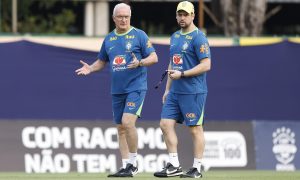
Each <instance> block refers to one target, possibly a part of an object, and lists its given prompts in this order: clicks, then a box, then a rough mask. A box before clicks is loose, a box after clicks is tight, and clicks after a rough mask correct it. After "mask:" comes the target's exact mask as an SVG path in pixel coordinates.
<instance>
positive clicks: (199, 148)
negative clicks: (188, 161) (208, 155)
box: [180, 126, 205, 178]
mask: <svg viewBox="0 0 300 180" xmlns="http://www.w3.org/2000/svg"><path fill="white" fill-rule="evenodd" d="M189 130H190V133H191V135H192V139H193V144H194V147H193V149H194V163H193V167H192V168H190V169H189V170H188V171H187V172H185V173H184V174H182V175H181V176H180V177H182V178H201V177H202V164H201V161H202V157H203V152H204V144H205V143H204V133H203V127H202V126H189Z"/></svg>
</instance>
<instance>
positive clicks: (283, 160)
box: [272, 126, 297, 171]
mask: <svg viewBox="0 0 300 180" xmlns="http://www.w3.org/2000/svg"><path fill="white" fill-rule="evenodd" d="M272 150H273V153H274V155H275V157H276V159H277V161H278V163H277V164H276V170H291V171H294V170H295V166H294V164H293V160H294V159H295V155H296V152H297V146H296V138H295V133H294V132H293V131H292V130H291V129H290V128H286V127H285V126H282V127H279V128H277V129H276V130H275V131H274V132H273V149H272Z"/></svg>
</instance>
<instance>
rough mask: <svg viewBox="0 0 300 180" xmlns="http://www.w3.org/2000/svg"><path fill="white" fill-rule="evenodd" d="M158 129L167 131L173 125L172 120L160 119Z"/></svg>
mask: <svg viewBox="0 0 300 180" xmlns="http://www.w3.org/2000/svg"><path fill="white" fill-rule="evenodd" d="M159 126H160V129H161V130H162V131H163V132H165V131H168V130H169V129H171V128H172V127H173V126H174V125H173V123H172V120H166V119H162V120H161V121H160V123H159Z"/></svg>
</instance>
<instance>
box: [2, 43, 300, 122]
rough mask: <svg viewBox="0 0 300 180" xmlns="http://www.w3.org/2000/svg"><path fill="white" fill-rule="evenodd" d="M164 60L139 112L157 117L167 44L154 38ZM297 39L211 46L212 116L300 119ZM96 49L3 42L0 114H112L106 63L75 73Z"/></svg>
mask: <svg viewBox="0 0 300 180" xmlns="http://www.w3.org/2000/svg"><path fill="white" fill-rule="evenodd" d="M154 47H155V49H156V51H157V54H158V57H159V63H158V64H155V65H153V66H151V67H149V68H148V92H147V95H146V98H145V101H144V107H143V111H142V119H145V120H159V119H160V113H161V107H162V102H161V98H162V95H163V93H164V89H165V83H166V80H165V81H164V82H163V83H162V85H161V86H160V88H159V89H154V86H155V85H156V84H157V83H158V81H159V80H160V78H161V74H162V73H163V72H164V71H165V69H167V66H168V64H169V57H168V56H169V46H168V45H158V44H155V45H154ZM299 49H300V44H296V43H291V42H287V41H284V42H281V43H278V44H272V45H264V46H249V47H239V46H237V47H212V48H211V52H212V69H211V71H210V72H209V73H208V76H207V78H208V80H207V82H208V91H209V92H208V97H207V104H206V107H205V108H206V109H205V114H206V119H208V120H228V119H232V120H253V119H267V120H281V119H295V120H300V111H299V107H300V93H299V92H300V83H299V77H300V61H299V57H300V51H299ZM96 56H97V53H96V52H89V51H81V50H75V49H68V48H61V47H55V46H49V45H43V44H37V43H32V42H29V41H18V42H12V43H0V67H1V71H0V82H1V85H0V119H70V120H74V119H75V120H76V119H88V120H100V119H103V120H109V119H112V108H111V96H110V74H109V70H108V68H106V69H104V70H103V71H102V72H100V73H94V74H92V75H89V76H84V77H83V76H77V75H76V74H75V72H74V71H75V70H76V69H77V68H79V67H81V64H80V63H79V60H80V59H83V60H85V61H86V62H87V63H89V64H90V63H92V62H94V61H95V59H96Z"/></svg>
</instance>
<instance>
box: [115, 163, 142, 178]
mask: <svg viewBox="0 0 300 180" xmlns="http://www.w3.org/2000/svg"><path fill="white" fill-rule="evenodd" d="M137 173H138V168H137V167H134V166H133V165H132V164H130V163H128V164H127V165H126V168H125V169H124V170H123V171H122V172H120V173H119V175H118V176H117V177H133V176H134V175H136V174H137Z"/></svg>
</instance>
